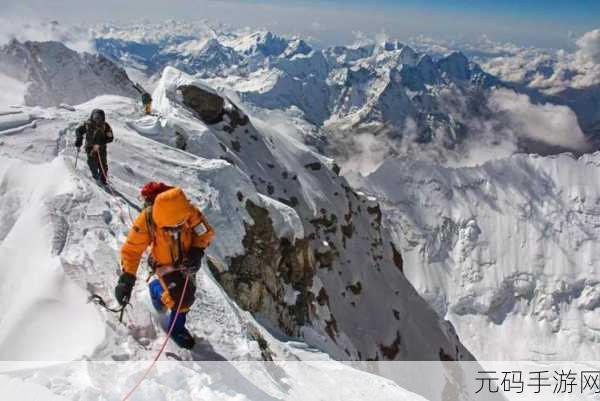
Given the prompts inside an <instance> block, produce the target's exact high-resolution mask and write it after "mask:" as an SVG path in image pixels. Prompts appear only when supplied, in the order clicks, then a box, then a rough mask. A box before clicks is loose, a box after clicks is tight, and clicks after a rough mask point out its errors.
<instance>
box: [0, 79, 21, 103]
mask: <svg viewBox="0 0 600 401" xmlns="http://www.w3.org/2000/svg"><path fill="white" fill-rule="evenodd" d="M26 89H27V88H26V86H25V84H24V83H23V82H20V81H17V80H15V79H13V78H10V77H7V76H6V75H4V74H0V109H7V108H9V107H10V106H20V105H22V104H23V103H24V99H25V91H26Z"/></svg>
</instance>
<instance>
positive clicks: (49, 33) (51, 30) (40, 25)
mask: <svg viewBox="0 0 600 401" xmlns="http://www.w3.org/2000/svg"><path fill="white" fill-rule="evenodd" d="M11 39H17V40H19V41H20V42H23V41H27V40H31V41H38V42H44V41H58V42H62V43H64V44H65V45H66V46H68V47H70V48H71V49H73V50H76V51H80V52H82V51H87V52H94V51H95V49H94V45H93V43H92V41H91V38H90V36H89V33H88V31H87V29H83V28H79V27H75V26H70V25H64V24H60V23H58V22H56V21H47V20H43V19H38V18H35V17H20V16H11V17H0V44H4V43H6V42H8V41H10V40H11Z"/></svg>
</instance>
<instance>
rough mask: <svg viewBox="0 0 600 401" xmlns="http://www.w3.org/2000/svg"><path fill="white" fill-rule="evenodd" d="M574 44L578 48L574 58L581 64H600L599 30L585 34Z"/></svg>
mask: <svg viewBox="0 0 600 401" xmlns="http://www.w3.org/2000/svg"><path fill="white" fill-rule="evenodd" d="M576 43H577V47H578V50H577V53H576V56H577V58H578V59H580V60H582V61H583V62H590V63H594V64H600V29H594V30H593V31H590V32H587V33H585V34H584V35H583V36H582V37H580V38H579V39H577V41H576Z"/></svg>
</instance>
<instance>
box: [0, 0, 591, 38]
mask: <svg viewBox="0 0 600 401" xmlns="http://www.w3.org/2000/svg"><path fill="white" fill-rule="evenodd" d="M2 3H3V5H2V11H0V18H2V17H4V18H9V19H11V20H12V21H15V20H20V19H21V20H34V19H52V20H58V21H59V22H66V23H73V22H84V23H85V22H93V23H96V22H103V21H114V22H130V21H132V20H141V19H147V20H151V21H157V20H162V19H168V18H175V19H185V20H192V21H193V20H200V19H209V20H211V21H215V22H222V23H225V24H228V25H231V26H234V27H244V26H249V27H253V28H255V27H261V28H267V29H271V30H273V31H275V32H277V33H281V34H298V35H301V36H304V37H309V38H312V39H313V40H314V41H316V42H322V43H323V44H324V45H331V44H346V43H348V42H351V41H352V40H353V39H354V38H355V37H356V35H357V33H358V32H360V33H364V34H379V33H385V34H386V35H389V36H390V37H392V38H397V39H403V38H404V39H406V38H409V37H414V36H419V35H424V36H428V37H432V38H438V39H444V40H457V41H463V40H464V41H468V40H473V39H476V38H477V37H479V36H481V35H483V34H485V35H486V36H488V37H489V38H491V39H493V40H497V41H510V42H513V43H517V44H520V45H532V46H538V47H554V48H569V47H571V48H572V47H573V44H574V40H575V38H576V37H579V36H581V34H583V33H584V32H587V31H590V30H592V29H594V28H598V27H600V18H599V16H600V1H598V0H326V1H317V0H291V1H281V0H278V1H276V0H162V1H156V0H126V1H125V0H94V1H88V0H53V1H48V0H2Z"/></svg>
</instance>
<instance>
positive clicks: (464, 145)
mask: <svg viewBox="0 0 600 401" xmlns="http://www.w3.org/2000/svg"><path fill="white" fill-rule="evenodd" d="M94 32H95V33H94V37H95V43H96V47H97V48H98V51H99V52H100V53H101V54H104V55H106V56H107V57H109V58H111V59H112V60H114V61H115V62H116V63H118V64H120V65H122V66H124V67H125V68H126V69H127V70H128V71H129V73H130V74H133V75H134V76H136V78H137V77H140V78H139V79H141V80H145V81H147V82H149V86H152V85H155V83H156V81H157V80H158V77H159V74H160V71H162V68H164V67H165V66H175V67H177V68H178V69H180V70H183V71H185V72H187V73H189V74H192V75H194V76H196V77H197V78H201V79H205V80H206V81H207V82H209V83H210V84H211V86H213V87H215V88H219V89H223V90H232V91H234V92H235V93H236V95H237V96H239V97H240V99H241V100H242V101H243V102H245V103H246V104H247V105H248V106H252V107H254V108H255V109H256V110H255V112H259V111H260V110H264V109H267V110H277V111H282V112H284V113H285V114H286V118H287V119H290V118H296V119H299V120H301V121H303V122H304V123H308V124H312V125H313V126H314V127H313V129H312V131H317V132H318V133H317V135H312V134H308V135H305V136H306V138H305V142H306V143H309V144H311V145H312V146H314V147H315V148H316V149H318V150H319V152H321V153H325V154H327V155H329V156H332V157H335V158H337V159H339V161H340V164H341V166H342V169H343V170H344V172H345V173H348V172H349V171H351V170H359V171H360V172H362V173H368V172H370V171H372V170H373V169H374V168H375V167H376V166H377V165H378V164H379V163H380V162H381V161H383V160H384V159H385V158H387V157H393V156H396V155H402V154H407V153H410V154H413V155H414V156H415V157H419V158H421V159H424V160H430V161H437V162H444V163H446V164H453V165H456V164H470V163H471V162H470V161H471V160H473V159H477V160H478V159H480V157H479V156H478V155H476V153H477V151H478V149H479V148H495V149H496V150H495V151H492V152H488V153H487V154H488V157H489V156H491V155H493V154H496V155H498V157H501V156H504V155H509V154H512V153H515V152H519V151H525V152H537V153H541V154H555V153H558V152H560V151H565V150H568V151H575V152H585V151H588V150H589V149H593V148H595V147H596V146H597V144H596V143H595V142H593V141H592V142H590V141H589V140H588V139H587V137H589V136H593V135H594V133H595V132H596V131H595V130H596V128H597V124H598V121H600V120H599V119H598V115H597V113H596V111H597V108H595V107H594V104H595V101H594V100H593V96H592V98H591V100H590V93H593V92H590V91H589V90H587V89H586V90H585V91H584V92H582V93H580V92H574V93H570V94H569V95H568V96H567V95H565V96H554V95H550V94H546V93H542V92H540V91H539V90H538V89H537V88H534V87H528V86H527V85H526V84H524V83H515V82H504V81H503V80H502V79H500V78H498V77H496V76H494V75H491V74H489V73H487V72H485V71H484V70H483V69H482V68H481V67H480V66H479V65H478V64H477V63H475V62H473V61H472V60H470V59H468V58H467V57H466V56H465V55H464V54H463V53H461V52H460V51H449V52H448V53H446V54H439V53H435V52H434V55H432V56H430V55H428V54H426V53H424V52H417V51H415V50H413V48H411V47H410V46H408V45H406V44H403V43H401V42H398V41H385V42H382V43H379V42H373V43H366V44H364V43H363V44H357V45H353V46H334V47H330V48H325V49H317V48H312V47H311V46H310V45H309V44H307V43H306V42H305V41H303V40H301V39H299V38H285V37H280V36H277V35H275V34H273V33H271V32H265V31H258V32H252V31H232V30H225V29H221V28H213V27H210V26H208V25H203V24H198V25H189V26H188V25H186V24H177V23H175V22H166V23H163V24H158V25H144V24H138V25H134V26H116V25H102V26H100V27H97V28H96V29H95V31H94ZM478 59H479V60H483V59H481V58H478ZM486 60H487V59H486ZM483 61H485V60H483ZM486 65H489V64H486ZM494 71H497V70H494ZM503 76H504V75H503ZM494 88H504V89H511V90H513V91H515V92H516V93H515V94H514V95H513V96H514V97H515V98H519V96H525V98H526V99H527V102H530V103H531V105H529V106H530V107H531V109H532V112H535V111H536V110H535V109H536V108H540V109H542V110H541V113H543V112H544V111H543V109H544V108H545V107H549V106H548V105H551V106H554V105H559V106H560V107H562V110H559V111H558V115H560V117H557V118H558V119H564V120H571V117H570V115H569V113H575V114H576V117H577V121H576V122H575V125H574V126H573V127H569V130H568V132H561V134H560V135H561V136H562V137H563V138H561V139H560V140H558V141H557V140H556V137H557V136H558V135H559V134H557V133H555V132H551V133H549V134H548V135H545V134H539V135H532V134H531V132H530V130H529V129H528V128H527V127H523V126H522V124H521V123H520V121H519V116H516V117H515V116H514V115H513V114H514V110H508V111H507V110H506V109H505V108H504V107H498V105H497V102H496V100H497V97H495V96H494V93H495V90H494ZM515 102H517V100H513V101H511V104H513V103H515ZM517 114H519V113H518V111H517ZM514 120H517V121H516V122H515V121H514ZM586 135H587V137H586ZM588 142H590V143H588Z"/></svg>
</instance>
